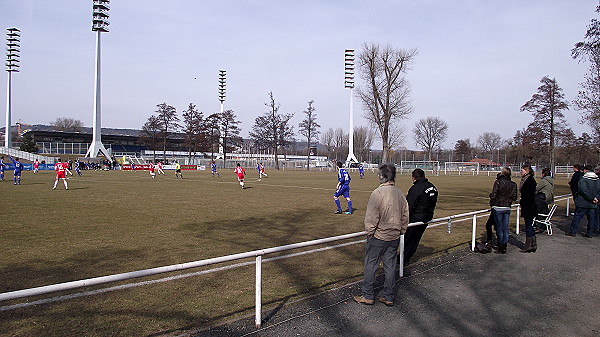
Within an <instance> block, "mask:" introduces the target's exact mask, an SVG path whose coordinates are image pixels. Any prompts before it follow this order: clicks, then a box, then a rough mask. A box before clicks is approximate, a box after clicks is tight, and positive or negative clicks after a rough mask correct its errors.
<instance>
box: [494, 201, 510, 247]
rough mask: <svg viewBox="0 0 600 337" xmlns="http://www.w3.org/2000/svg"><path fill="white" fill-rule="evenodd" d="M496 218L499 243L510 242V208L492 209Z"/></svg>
mask: <svg viewBox="0 0 600 337" xmlns="http://www.w3.org/2000/svg"><path fill="white" fill-rule="evenodd" d="M492 214H494V220H495V221H496V235H497V236H498V244H499V245H506V244H508V222H509V220H510V209H507V210H497V209H492Z"/></svg>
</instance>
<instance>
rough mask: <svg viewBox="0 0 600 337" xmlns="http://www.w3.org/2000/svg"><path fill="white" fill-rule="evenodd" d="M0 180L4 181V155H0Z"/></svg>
mask: <svg viewBox="0 0 600 337" xmlns="http://www.w3.org/2000/svg"><path fill="white" fill-rule="evenodd" d="M0 181H4V156H2V157H0Z"/></svg>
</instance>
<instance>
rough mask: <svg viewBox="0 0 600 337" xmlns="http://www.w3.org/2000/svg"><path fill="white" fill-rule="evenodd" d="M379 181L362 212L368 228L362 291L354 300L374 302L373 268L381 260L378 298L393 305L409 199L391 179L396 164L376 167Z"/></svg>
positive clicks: (406, 224)
mask: <svg viewBox="0 0 600 337" xmlns="http://www.w3.org/2000/svg"><path fill="white" fill-rule="evenodd" d="M378 176H379V182H380V183H381V185H379V187H378V188H376V189H375V190H374V191H373V192H372V193H371V197H370V198H369V203H368V204H367V213H366V214H365V231H366V232H367V246H366V249H365V260H364V280H363V283H362V286H361V295H360V296H354V300H355V301H356V302H357V303H362V304H369V305H371V304H373V303H374V302H375V291H374V289H373V284H374V283H375V271H376V270H377V268H378V267H379V261H380V260H383V271H384V273H385V281H384V284H383V296H381V297H379V302H381V303H383V304H385V305H387V306H393V305H394V298H395V297H396V296H395V294H396V293H395V291H394V284H395V283H396V278H395V277H396V276H395V270H396V263H397V259H396V255H397V253H398V244H399V243H400V236H401V235H402V234H404V232H406V228H407V226H408V219H409V215H408V214H409V211H408V202H407V201H406V198H405V197H404V193H402V191H401V190H400V189H399V188H397V187H396V186H394V185H395V183H394V181H395V179H396V167H395V166H394V165H391V164H383V165H381V166H380V167H379V173H378Z"/></svg>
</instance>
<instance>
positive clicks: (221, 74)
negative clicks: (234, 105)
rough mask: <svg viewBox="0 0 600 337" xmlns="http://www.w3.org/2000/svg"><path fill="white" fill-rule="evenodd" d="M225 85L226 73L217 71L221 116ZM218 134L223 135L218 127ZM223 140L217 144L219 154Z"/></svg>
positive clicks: (221, 152)
mask: <svg viewBox="0 0 600 337" xmlns="http://www.w3.org/2000/svg"><path fill="white" fill-rule="evenodd" d="M226 85H227V71H226V70H222V69H221V70H219V102H221V114H223V111H224V110H223V104H224V103H225V96H226V95H225V94H226ZM219 132H220V133H221V134H223V130H222V129H221V128H220V127H219ZM223 151H224V149H223V138H221V141H220V142H219V153H220V154H223V153H224V152H223ZM223 162H225V156H223Z"/></svg>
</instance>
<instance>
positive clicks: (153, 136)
mask: <svg viewBox="0 0 600 337" xmlns="http://www.w3.org/2000/svg"><path fill="white" fill-rule="evenodd" d="M162 129H163V127H162V125H161V120H160V119H159V118H158V117H156V116H155V115H152V116H150V117H148V120H147V121H146V123H144V125H143V126H142V137H140V138H141V142H142V143H143V144H146V146H148V145H149V146H150V148H151V149H152V158H153V160H154V161H155V162H156V143H157V142H158V137H159V135H160V132H161V130H162Z"/></svg>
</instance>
